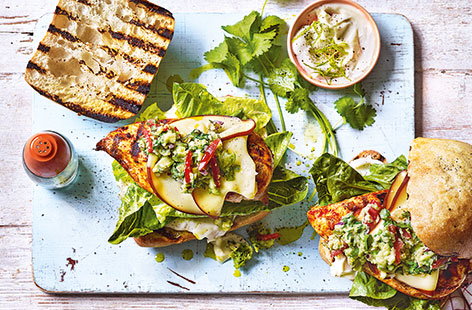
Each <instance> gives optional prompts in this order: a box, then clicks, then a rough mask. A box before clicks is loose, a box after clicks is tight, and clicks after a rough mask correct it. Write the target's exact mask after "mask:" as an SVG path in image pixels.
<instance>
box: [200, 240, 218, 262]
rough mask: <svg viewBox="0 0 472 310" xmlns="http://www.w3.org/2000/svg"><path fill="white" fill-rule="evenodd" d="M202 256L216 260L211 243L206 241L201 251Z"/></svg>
mask: <svg viewBox="0 0 472 310" xmlns="http://www.w3.org/2000/svg"><path fill="white" fill-rule="evenodd" d="M203 256H205V257H209V258H211V259H214V260H216V256H215V250H213V243H209V242H208V243H207V245H206V248H205V252H203Z"/></svg>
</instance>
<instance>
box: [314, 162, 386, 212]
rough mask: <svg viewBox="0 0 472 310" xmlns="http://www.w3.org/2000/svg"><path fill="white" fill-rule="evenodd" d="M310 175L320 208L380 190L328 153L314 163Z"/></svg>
mask: <svg viewBox="0 0 472 310" xmlns="http://www.w3.org/2000/svg"><path fill="white" fill-rule="evenodd" d="M310 173H311V175H312V177H313V181H314V182H315V185H316V190H317V192H318V200H319V201H318V204H319V205H322V206H324V205H327V204H331V203H335V202H339V201H342V200H345V199H348V198H351V197H354V196H359V195H362V194H366V193H369V192H374V191H377V190H379V189H380V187H379V186H378V185H376V184H375V183H372V182H369V181H367V180H365V179H364V177H363V176H362V175H360V174H359V172H357V171H356V170H355V169H354V168H352V167H351V166H349V164H348V163H346V162H345V161H343V160H342V159H340V158H337V157H335V156H333V155H331V154H329V153H325V154H323V155H321V156H320V157H319V158H318V159H317V160H316V161H315V163H314V164H313V166H312V168H311V169H310Z"/></svg>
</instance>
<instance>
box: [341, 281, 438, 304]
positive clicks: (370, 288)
mask: <svg viewBox="0 0 472 310" xmlns="http://www.w3.org/2000/svg"><path fill="white" fill-rule="evenodd" d="M349 297H350V298H352V299H355V300H359V301H361V302H363V303H365V304H367V305H369V306H376V307H386V308H387V309H389V310H439V309H441V306H440V302H439V301H435V300H423V299H417V298H414V297H410V296H408V295H405V294H402V293H400V292H398V291H396V290H395V289H393V288H392V287H390V286H388V285H387V284H385V283H383V282H381V281H379V280H377V279H375V278H374V277H372V276H370V275H368V274H367V273H365V272H358V273H357V275H356V277H355V279H354V282H353V284H352V288H351V291H350V292H349Z"/></svg>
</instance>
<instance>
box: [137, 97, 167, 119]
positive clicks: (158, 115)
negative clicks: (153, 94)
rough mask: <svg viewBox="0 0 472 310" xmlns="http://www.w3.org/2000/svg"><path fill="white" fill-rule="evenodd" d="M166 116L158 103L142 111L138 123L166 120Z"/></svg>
mask: <svg viewBox="0 0 472 310" xmlns="http://www.w3.org/2000/svg"><path fill="white" fill-rule="evenodd" d="M165 118H166V114H165V112H164V111H162V110H161V108H159V105H158V104H157V102H156V103H153V104H151V105H150V106H148V107H147V108H146V110H144V111H142V112H141V114H139V115H138V117H137V118H136V122H142V121H146V120H148V119H165Z"/></svg>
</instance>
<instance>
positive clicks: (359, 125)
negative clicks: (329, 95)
mask: <svg viewBox="0 0 472 310" xmlns="http://www.w3.org/2000/svg"><path fill="white" fill-rule="evenodd" d="M353 91H354V93H355V94H356V95H357V96H359V97H360V99H359V102H356V101H355V100H354V98H352V97H351V96H344V97H341V98H339V99H338V100H336V101H335V102H334V105H335V107H336V110H337V111H338V113H339V115H341V116H342V117H343V119H344V121H345V122H347V123H348V124H349V125H350V126H351V127H352V128H354V129H358V130H363V129H364V128H365V127H367V126H371V125H372V124H374V122H375V116H376V115H377V112H376V111H375V109H374V108H373V107H372V106H371V105H370V104H367V103H366V101H365V93H364V90H363V89H362V87H361V85H360V84H359V83H358V84H356V85H354V87H353Z"/></svg>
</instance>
